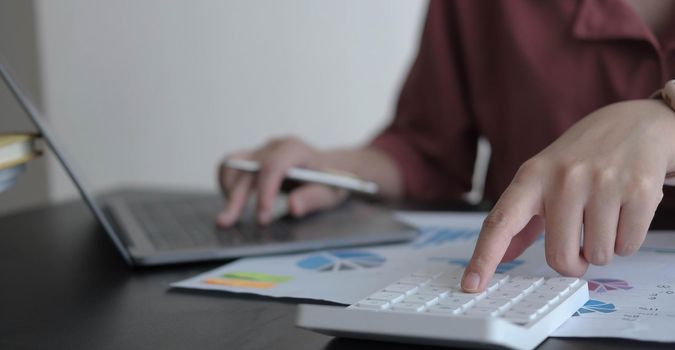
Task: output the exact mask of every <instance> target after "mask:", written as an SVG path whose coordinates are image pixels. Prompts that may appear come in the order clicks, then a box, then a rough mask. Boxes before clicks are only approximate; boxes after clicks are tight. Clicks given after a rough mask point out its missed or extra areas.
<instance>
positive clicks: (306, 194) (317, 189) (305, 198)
mask: <svg viewBox="0 0 675 350" xmlns="http://www.w3.org/2000/svg"><path fill="white" fill-rule="evenodd" d="M346 197H347V192H346V191H345V190H337V189H333V188H329V187H326V186H322V185H304V186H301V187H299V188H297V189H296V190H294V191H293V192H291V194H290V196H289V199H288V200H289V207H290V211H291V215H293V216H295V217H302V216H305V215H307V214H309V213H311V212H315V211H319V210H323V209H328V208H332V207H334V206H336V205H337V204H338V203H340V202H341V201H342V200H344V199H345V198H346Z"/></svg>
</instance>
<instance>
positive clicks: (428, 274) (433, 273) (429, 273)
mask: <svg viewBox="0 0 675 350" xmlns="http://www.w3.org/2000/svg"><path fill="white" fill-rule="evenodd" d="M443 272H444V271H443V270H434V269H424V270H419V271H415V272H413V273H412V275H411V276H413V277H422V278H436V277H438V276H440V275H442V274H443Z"/></svg>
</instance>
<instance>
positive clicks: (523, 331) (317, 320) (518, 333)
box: [297, 268, 588, 349]
mask: <svg viewBox="0 0 675 350" xmlns="http://www.w3.org/2000/svg"><path fill="white" fill-rule="evenodd" d="M462 273H463V269H461V268H457V269H453V268H448V269H444V270H423V271H419V272H416V273H413V274H411V275H409V276H405V277H403V278H402V279H400V280H398V281H396V282H394V283H391V284H390V285H388V286H385V287H383V288H382V289H380V290H378V291H375V292H374V293H372V294H371V295H369V296H367V297H365V298H364V299H363V300H361V301H359V302H357V303H355V304H353V305H350V306H348V307H336V306H320V305H300V307H299V311H298V319H297V325H298V326H299V327H301V328H306V329H310V330H313V331H316V332H320V333H324V334H329V335H335V336H341V337H349V338H362V339H373V340H384V341H394V342H403V343H413V344H429V345H446V346H462V347H477V348H484V347H492V348H495V347H496V348H510V349H534V348H535V347H537V345H539V344H540V343H541V342H543V341H544V340H545V339H546V338H547V337H548V335H549V334H551V332H553V331H554V330H556V329H557V328H558V327H560V325H562V324H563V323H564V322H565V321H566V320H567V319H569V318H570V317H571V316H572V314H574V312H575V311H577V310H578V309H579V308H580V307H581V306H582V305H584V303H585V302H586V301H588V286H587V283H586V281H583V280H580V279H578V278H571V277H552V278H544V277H535V276H515V275H514V276H509V275H505V274H495V276H494V277H493V278H492V280H491V281H490V283H489V284H488V287H487V289H486V290H485V291H484V292H482V293H465V292H463V291H462V290H461V288H460V287H459V283H460V279H461V276H462Z"/></svg>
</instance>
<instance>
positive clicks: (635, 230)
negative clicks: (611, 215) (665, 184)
mask: <svg viewBox="0 0 675 350" xmlns="http://www.w3.org/2000/svg"><path fill="white" fill-rule="evenodd" d="M662 198H663V193H662V192H661V191H660V190H657V193H656V194H652V195H648V196H643V197H642V198H635V199H633V200H630V201H628V202H626V203H624V204H623V205H622V206H621V213H620V217H619V227H618V230H617V234H616V243H615V246H614V251H615V252H616V254H618V255H621V256H626V255H631V254H633V253H635V252H636V251H637V250H638V249H640V246H641V245H642V243H643V242H644V240H645V237H646V236H647V231H648V230H649V224H650V223H651V221H652V219H653V218H654V213H655V212H656V208H657V207H658V205H659V203H660V202H661V199H662Z"/></svg>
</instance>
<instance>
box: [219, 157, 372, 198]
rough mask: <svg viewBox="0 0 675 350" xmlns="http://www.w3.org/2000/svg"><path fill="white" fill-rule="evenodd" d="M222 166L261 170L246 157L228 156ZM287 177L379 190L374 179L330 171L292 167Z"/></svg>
mask: <svg viewBox="0 0 675 350" xmlns="http://www.w3.org/2000/svg"><path fill="white" fill-rule="evenodd" d="M222 166H224V167H227V168H231V169H236V170H240V171H246V172H257V171H259V170H260V164H259V163H258V162H256V161H253V160H246V159H235V158H228V159H225V160H224V161H223V163H222ZM286 178H288V179H291V180H295V181H302V182H311V183H317V184H321V185H326V186H330V187H336V188H342V189H346V190H349V191H353V192H360V193H366V194H371V195H372V194H376V193H377V191H378V187H377V184H376V183H374V182H372V181H366V180H362V179H359V178H358V177H356V176H350V175H345V174H343V173H335V172H330V171H317V170H310V169H303V168H290V169H288V171H287V172H286Z"/></svg>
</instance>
